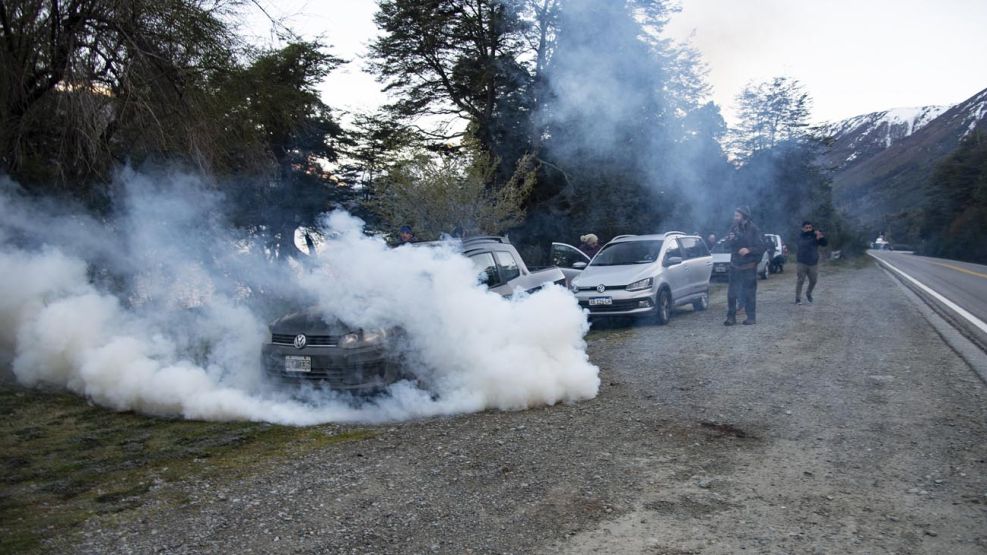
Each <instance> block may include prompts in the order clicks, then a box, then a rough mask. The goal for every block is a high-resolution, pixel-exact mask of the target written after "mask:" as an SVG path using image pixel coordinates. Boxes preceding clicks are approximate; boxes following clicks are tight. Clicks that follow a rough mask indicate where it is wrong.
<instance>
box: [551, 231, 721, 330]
mask: <svg viewBox="0 0 987 555" xmlns="http://www.w3.org/2000/svg"><path fill="white" fill-rule="evenodd" d="M712 270H713V259H712V257H711V256H710V254H709V250H708V249H707V248H706V243H705V242H704V241H703V240H702V239H701V238H700V237H698V236H695V235H686V234H684V233H681V232H677V231H670V232H667V233H661V234H654V235H622V236H619V237H616V238H614V239H613V240H612V241H610V242H609V243H607V244H606V245H604V247H603V248H602V249H601V250H600V252H598V253H597V254H596V256H594V257H593V259H592V260H591V261H590V262H589V264H588V265H587V266H586V268H585V269H583V270H581V271H580V272H579V274H578V275H576V276H575V277H574V278H573V279H572V280H571V286H570V290H571V291H572V292H573V294H575V295H576V298H577V299H578V300H579V305H580V306H582V307H584V308H586V309H587V310H588V311H589V314H590V316H603V317H609V316H650V317H653V318H654V319H655V321H656V322H657V323H659V324H665V323H667V322H668V321H669V319H670V318H671V315H672V309H673V308H674V307H676V306H682V305H687V304H692V306H693V308H694V309H695V310H706V308H707V307H708V306H709V277H710V273H711V272H712Z"/></svg>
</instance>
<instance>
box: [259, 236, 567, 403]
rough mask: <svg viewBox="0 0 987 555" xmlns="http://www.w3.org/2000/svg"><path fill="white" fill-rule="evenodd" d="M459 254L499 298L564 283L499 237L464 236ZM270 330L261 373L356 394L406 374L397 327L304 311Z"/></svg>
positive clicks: (401, 335)
mask: <svg viewBox="0 0 987 555" xmlns="http://www.w3.org/2000/svg"><path fill="white" fill-rule="evenodd" d="M434 244H435V243H431V244H430V243H418V244H416V245H415V246H414V247H413V248H427V247H428V246H429V245H434ZM462 252H463V255H464V256H467V257H469V259H470V260H472V261H473V264H474V266H475V267H476V269H477V274H478V275H479V279H480V281H481V282H482V283H484V284H485V285H486V286H487V287H489V288H490V290H491V291H493V292H495V293H498V294H500V295H503V296H510V295H513V294H514V293H515V292H518V291H523V292H527V293H531V292H534V291H537V290H538V289H541V288H542V287H544V286H545V285H546V284H549V285H550V284H555V285H559V286H564V285H565V276H564V275H563V274H562V272H561V271H560V270H559V269H558V268H554V267H553V268H545V269H541V270H536V269H529V268H528V267H527V266H526V265H525V263H524V260H522V259H521V256H520V255H519V254H518V252H517V250H516V249H515V248H514V246H513V245H511V244H510V242H509V241H508V240H507V239H506V238H503V237H478V238H475V239H468V240H465V241H463V242H462ZM270 332H271V335H270V339H269V341H268V342H267V343H265V344H264V345H263V346H262V349H261V358H262V363H263V367H264V370H265V372H266V373H267V375H268V376H271V377H272V378H275V379H280V380H282V381H287V382H295V383H299V382H310V383H313V384H317V385H320V386H324V387H328V388H330V389H334V390H341V391H353V392H361V393H362V392H372V391H376V390H379V389H382V388H384V387H386V386H387V385H389V384H391V383H394V382H396V381H398V380H400V379H402V378H405V377H408V374H407V370H406V368H404V365H403V364H402V360H401V356H400V353H401V352H402V351H403V349H402V348H401V347H402V343H403V342H404V340H405V333H404V331H403V330H402V329H400V328H389V329H382V328H375V329H363V328H358V327H355V326H352V325H350V324H348V323H346V322H343V321H340V320H335V319H330V318H327V317H326V315H325V314H323V312H322V311H318V310H313V309H309V310H302V311H297V312H292V313H290V314H286V315H284V316H281V317H280V318H278V319H276V320H274V321H273V322H271V324H270Z"/></svg>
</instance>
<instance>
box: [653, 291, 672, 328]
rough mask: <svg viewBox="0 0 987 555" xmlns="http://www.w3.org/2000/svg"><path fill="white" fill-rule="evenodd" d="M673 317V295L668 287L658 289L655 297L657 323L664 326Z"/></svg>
mask: <svg viewBox="0 0 987 555" xmlns="http://www.w3.org/2000/svg"><path fill="white" fill-rule="evenodd" d="M671 318H672V295H671V294H670V293H669V292H668V289H662V290H660V291H658V297H657V298H656V299H655V323H657V324H658V325H659V326H664V325H665V324H667V323H668V321H669V320H670V319H671Z"/></svg>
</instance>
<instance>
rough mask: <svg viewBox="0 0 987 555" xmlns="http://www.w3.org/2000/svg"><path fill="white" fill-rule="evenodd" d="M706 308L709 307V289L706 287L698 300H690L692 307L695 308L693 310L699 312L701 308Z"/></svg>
mask: <svg viewBox="0 0 987 555" xmlns="http://www.w3.org/2000/svg"><path fill="white" fill-rule="evenodd" d="M707 308H709V290H708V289H707V290H706V292H705V293H703V294H702V296H700V297H699V300H697V301H692V309H693V310H695V311H697V312H701V311H703V310H706V309H707Z"/></svg>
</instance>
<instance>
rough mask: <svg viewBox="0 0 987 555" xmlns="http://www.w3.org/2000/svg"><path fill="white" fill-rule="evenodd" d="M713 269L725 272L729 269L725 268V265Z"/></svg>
mask: <svg viewBox="0 0 987 555" xmlns="http://www.w3.org/2000/svg"><path fill="white" fill-rule="evenodd" d="M713 271H714V272H720V273H723V272H725V271H727V269H726V268H723V267H717V268H713Z"/></svg>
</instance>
